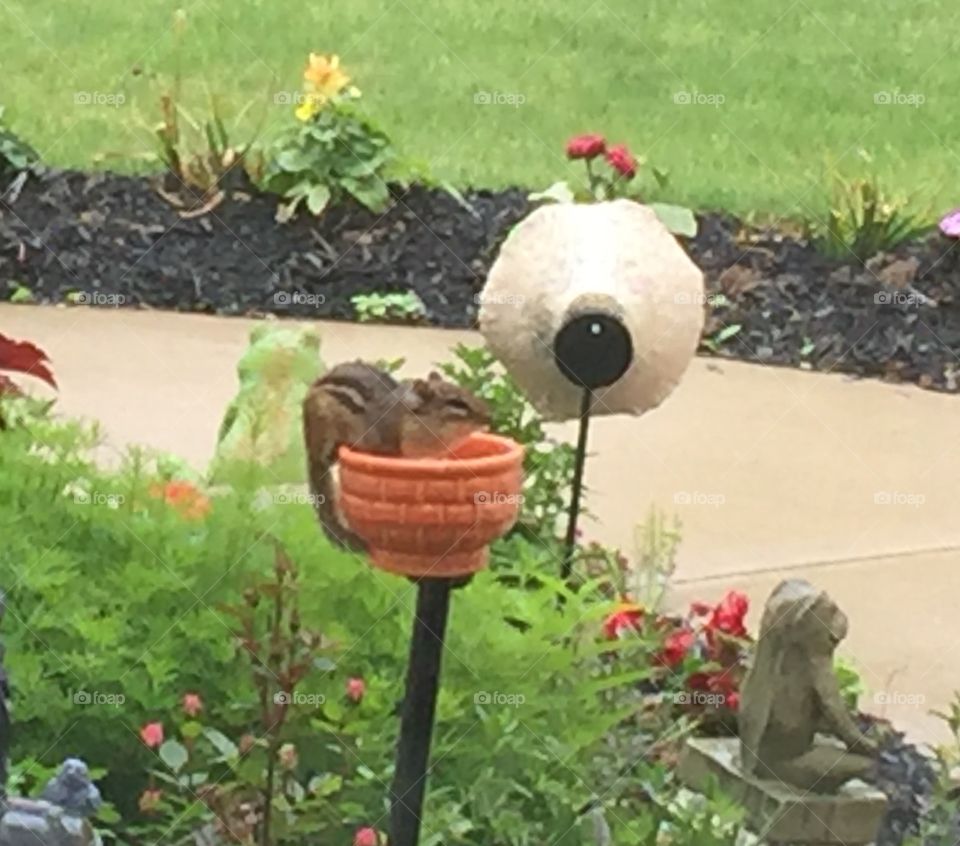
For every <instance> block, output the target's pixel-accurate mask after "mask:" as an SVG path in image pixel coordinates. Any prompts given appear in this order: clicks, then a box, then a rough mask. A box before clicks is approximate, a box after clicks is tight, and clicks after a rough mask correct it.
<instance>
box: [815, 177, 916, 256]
mask: <svg viewBox="0 0 960 846" xmlns="http://www.w3.org/2000/svg"><path fill="white" fill-rule="evenodd" d="M930 225H931V224H930V222H929V221H927V220H925V219H924V218H923V217H922V216H921V215H919V214H917V213H915V212H912V211H910V209H909V208H908V202H907V200H905V199H904V198H902V197H893V196H890V195H888V194H887V193H886V192H885V191H884V189H883V188H882V187H881V185H880V184H879V183H878V182H876V181H874V180H871V179H852V180H848V179H844V178H843V177H840V176H836V177H834V183H833V190H832V195H831V200H830V209H829V212H828V213H827V221H826V223H825V224H819V225H816V226H814V238H813V240H814V243H815V244H816V245H817V247H818V248H819V249H820V250H821V251H822V252H823V253H824V254H825V255H828V256H830V257H832V258H836V259H849V258H850V257H851V256H853V257H855V258H856V259H858V260H859V261H861V262H866V261H867V260H868V259H870V258H872V257H873V256H875V255H876V254H877V253H880V252H883V251H884V250H890V249H893V248H894V247H896V246H897V245H898V244H901V243H903V242H904V241H909V240H910V239H912V238H916V237H918V236H920V235H922V234H924V232H926V231H927V230H928V229H929V228H930Z"/></svg>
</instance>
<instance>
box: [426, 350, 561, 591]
mask: <svg viewBox="0 0 960 846" xmlns="http://www.w3.org/2000/svg"><path fill="white" fill-rule="evenodd" d="M454 357H455V361H453V362H451V363H447V364H442V365H440V369H441V370H442V371H443V373H444V375H445V376H446V377H447V378H448V379H451V380H452V381H454V382H456V383H457V384H458V385H461V386H463V387H464V388H467V389H468V390H470V391H472V392H473V393H474V394H476V395H477V396H478V397H480V398H482V399H484V400H486V402H487V403H488V404H489V406H490V411H491V423H490V428H491V429H492V430H493V431H495V432H499V433H501V434H503V435H506V436H507V437H508V438H513V439H514V440H515V441H518V442H519V443H522V444H523V445H524V446H525V448H526V455H525V456H524V462H523V472H524V487H523V504H522V510H521V516H520V522H519V524H518V528H517V529H516V531H518V532H521V533H523V534H524V535H525V536H527V537H531V538H536V539H537V540H538V541H539V542H541V543H543V544H546V545H547V548H549V549H551V550H552V551H553V552H554V554H557V555H559V554H560V548H559V546H558V543H559V541H558V538H557V535H558V532H559V531H562V528H561V524H562V522H563V520H564V519H565V518H566V508H567V503H568V501H569V496H570V486H571V484H572V479H573V462H574V449H573V447H572V446H570V445H569V444H565V443H560V442H558V441H556V440H555V439H554V438H551V437H550V436H549V435H548V434H547V432H546V430H545V429H544V424H543V418H542V417H540V415H539V414H538V413H537V412H536V410H535V409H534V408H533V406H532V405H530V403H529V402H528V401H527V399H526V397H524V395H523V393H522V392H521V391H520V389H519V388H518V387H517V384H516V383H515V382H514V381H513V378H512V377H511V376H510V375H509V374H508V373H506V372H504V371H503V369H502V368H500V367H499V366H498V364H497V361H496V359H495V358H494V357H493V355H492V353H490V351H489V350H487V349H486V348H485V347H467V346H466V345H464V344H460V345H458V346H457V347H456V348H455V350H454ZM558 560H559V559H558ZM558 570H559V564H557V565H556V566H555V567H554V568H553V569H552V570H551V572H557V571H558Z"/></svg>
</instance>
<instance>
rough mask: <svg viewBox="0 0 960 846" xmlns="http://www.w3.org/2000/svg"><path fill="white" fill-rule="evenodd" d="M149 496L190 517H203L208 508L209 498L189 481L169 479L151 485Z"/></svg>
mask: <svg viewBox="0 0 960 846" xmlns="http://www.w3.org/2000/svg"><path fill="white" fill-rule="evenodd" d="M150 496H155V497H157V498H158V499H162V500H163V501H164V502H166V503H167V505H172V506H173V507H174V508H176V509H177V511H179V512H180V514H181V515H183V516H184V517H187V518H190V519H198V518H200V517H204V516H206V514H207V512H208V511H209V510H210V500H209V499H207V497H205V496H204V495H203V494H202V493H200V491H198V490H197V488H196V487H195V486H194V485H192V484H190V482H177V481H171V482H167V483H166V484H164V485H153V486H152V487H151V488H150Z"/></svg>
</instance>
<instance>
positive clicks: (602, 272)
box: [480, 200, 704, 420]
mask: <svg viewBox="0 0 960 846" xmlns="http://www.w3.org/2000/svg"><path fill="white" fill-rule="evenodd" d="M480 302H481V307H480V331H481V332H482V333H483V336H484V338H485V339H486V341H487V344H488V346H489V347H490V350H491V352H493V354H494V355H496V356H497V358H499V359H500V361H501V362H502V363H503V365H504V367H505V368H506V369H507V370H508V372H509V373H510V374H511V375H512V376H513V378H514V379H515V380H516V381H517V383H518V384H519V385H520V387H521V388H522V389H523V391H524V392H525V393H526V395H527V397H528V398H529V399H530V401H531V402H532V403H533V405H534V407H535V408H536V409H537V410H538V411H539V412H540V413H541V414H542V415H543V416H544V417H545V418H546V419H547V420H566V419H569V418H572V417H576V416H577V415H578V413H579V410H580V405H581V399H582V396H583V389H584V387H589V388H592V389H593V390H594V396H595V401H594V403H593V406H592V409H593V414H642V413H643V412H644V411H648V410H649V409H651V408H654V407H656V406H657V405H659V404H660V403H661V402H663V400H664V399H666V397H667V396H668V395H669V394H670V392H671V391H672V390H673V389H674V388H675V387H676V385H677V383H678V382H679V381H680V379H681V377H682V376H683V373H684V371H685V370H686V369H687V365H689V363H690V360H691V359H692V358H693V356H694V353H695V352H696V350H697V345H698V343H699V341H700V333H701V331H702V329H703V320H704V288H703V274H702V273H701V272H700V270H699V268H698V267H697V266H696V265H695V264H694V263H693V262H692V261H691V260H690V258H689V256H687V254H686V253H685V252H684V250H683V248H682V247H681V246H680V245H679V244H678V243H677V241H676V239H675V238H674V236H673V235H672V234H670V232H669V231H668V230H667V229H666V227H665V226H664V225H663V224H662V223H661V222H660V220H659V219H658V218H657V216H656V215H655V214H654V212H653V211H652V210H651V209H650V208H648V207H647V206H643V205H640V204H639V203H634V202H632V201H630V200H614V201H613V202H609V203H593V204H584V205H577V204H574V203H558V204H555V205H547V206H542V207H541V208H538V209H537V210H536V211H534V212H533V213H532V214H530V215H529V216H528V217H527V218H526V219H524V220H523V221H522V222H521V223H520V224H519V225H518V226H517V227H516V228H515V229H514V230H513V232H511V233H510V235H509V236H508V238H507V240H506V241H505V242H504V244H503V247H502V248H501V250H500V255H499V257H498V258H497V260H496V262H495V263H494V265H493V267H492V268H491V270H490V275H489V276H488V278H487V282H486V285H485V286H484V288H483V291H482V293H481V295H480Z"/></svg>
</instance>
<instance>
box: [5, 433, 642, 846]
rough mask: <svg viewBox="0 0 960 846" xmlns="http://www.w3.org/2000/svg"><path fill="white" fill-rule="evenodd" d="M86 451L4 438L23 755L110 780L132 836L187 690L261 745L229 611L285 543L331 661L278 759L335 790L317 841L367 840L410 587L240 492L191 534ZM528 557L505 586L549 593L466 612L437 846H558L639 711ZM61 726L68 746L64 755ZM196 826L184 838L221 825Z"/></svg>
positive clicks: (507, 594)
mask: <svg viewBox="0 0 960 846" xmlns="http://www.w3.org/2000/svg"><path fill="white" fill-rule="evenodd" d="M94 443H95V433H94V432H92V431H90V430H88V429H86V428H84V427H82V426H79V425H78V424H75V423H62V422H57V421H53V420H50V419H47V418H43V417H41V418H39V419H36V420H34V421H32V422H31V423H29V424H28V425H23V426H18V427H16V428H12V429H10V430H8V431H6V432H4V434H3V437H0V463H2V465H3V467H4V471H5V472H4V473H3V474H0V476H2V478H0V531H2V532H3V535H4V537H5V539H6V540H5V543H4V544H3V545H2V547H0V572H2V573H3V581H4V584H6V585H9V597H8V600H9V607H10V611H11V613H10V614H8V617H7V626H6V627H5V632H4V634H5V639H6V642H7V646H8V650H7V658H8V666H9V670H10V673H11V677H12V679H13V682H14V695H15V709H16V719H17V725H18V732H17V736H16V744H17V752H18V754H20V755H25V754H34V755H42V756H44V757H43V758H42V762H43V763H44V764H47V765H52V764H55V763H56V762H58V761H59V760H60V759H61V758H62V757H63V756H64V754H78V755H81V756H83V757H85V758H87V759H88V760H89V761H90V762H91V763H92V764H96V765H102V766H105V767H107V769H108V770H109V774H108V776H107V777H106V778H105V780H104V782H103V784H102V788H103V790H104V793H105V795H106V796H108V797H109V798H111V799H113V800H114V801H115V802H116V803H117V805H118V806H119V808H120V810H121V812H122V813H123V815H124V818H125V819H126V820H128V821H129V820H131V819H133V818H136V817H137V816H138V811H137V810H136V809H137V805H138V801H137V794H139V793H140V792H141V791H142V790H144V789H151V788H156V787H157V786H158V785H157V783H156V781H155V782H154V784H153V785H151V782H150V781H149V780H148V779H147V778H145V777H144V775H143V773H145V772H146V771H148V770H158V771H163V772H169V770H170V769H171V768H173V769H177V768H178V767H179V768H181V769H184V770H185V768H186V767H187V765H188V763H189V761H187V762H185V761H184V760H183V754H182V750H181V749H180V748H179V747H178V746H176V745H165V746H163V747H161V750H162V751H161V753H160V757H159V758H158V757H155V753H154V752H152V751H151V750H149V749H147V748H146V747H145V746H144V744H143V743H142V742H140V741H139V740H138V738H137V736H136V733H137V731H138V728H139V727H140V726H142V725H143V724H145V723H146V722H152V721H158V720H160V721H163V722H165V723H166V725H167V740H168V741H169V740H176V741H177V743H179V744H180V745H181V746H183V747H184V748H186V747H187V743H186V737H185V736H184V734H183V731H184V729H183V727H181V728H180V730H179V733H178V735H173V734H172V733H171V731H170V720H169V718H167V719H165V718H164V715H165V714H169V713H170V712H171V711H173V710H175V708H176V703H178V702H179V701H180V698H181V696H182V695H183V693H184V692H186V691H195V692H197V693H198V694H199V695H201V696H202V698H203V701H204V702H205V703H206V707H205V710H204V719H205V725H206V726H208V727H211V728H212V727H216V728H217V729H218V731H219V732H220V733H222V735H223V736H224V737H228V738H233V741H232V742H233V743H234V744H238V743H239V741H238V740H237V738H238V737H240V736H241V735H243V734H244V733H251V734H253V735H254V736H255V737H263V736H264V731H263V729H262V728H258V726H259V725H260V720H261V716H260V707H261V706H260V703H261V700H262V691H261V693H258V692H257V690H256V688H255V686H254V685H253V684H251V681H250V677H251V668H250V664H249V659H248V656H247V654H246V652H245V651H244V650H243V649H240V650H238V649H237V646H236V643H237V641H236V638H235V635H234V632H235V631H236V630H237V625H236V624H235V623H234V622H232V621H231V613H230V612H229V610H228V609H229V608H230V607H231V606H233V607H235V606H237V605H242V604H243V603H244V601H245V600H244V596H245V591H246V590H247V589H248V588H250V587H251V586H256V585H258V584H261V583H262V582H263V576H262V575H260V574H263V573H269V572H270V571H271V568H273V567H274V548H273V544H272V542H271V537H276V538H277V539H278V540H279V541H280V543H281V544H282V546H283V548H284V549H285V550H286V551H287V554H288V555H289V559H290V561H292V562H294V563H295V565H296V567H297V570H298V572H299V573H300V577H301V585H302V586H301V589H300V592H299V600H298V602H299V620H300V621H301V622H300V625H302V626H303V630H304V631H306V630H307V628H309V629H312V630H315V631H318V632H320V633H321V634H322V637H323V642H324V644H326V645H328V646H329V647H330V650H329V654H328V656H325V657H324V659H323V660H321V661H320V662H314V664H313V665H312V668H311V670H310V672H309V673H308V674H307V675H306V676H305V677H304V678H303V679H302V681H301V683H300V684H299V686H298V687H297V690H298V691H300V692H302V693H303V694H304V696H306V697H307V699H306V700H305V702H306V703H307V704H303V705H300V704H297V703H295V704H294V705H293V706H291V714H290V715H289V718H288V719H287V720H286V721H285V723H284V724H283V727H282V732H281V733H280V734H279V735H277V736H271V738H270V741H269V742H271V743H273V744H274V746H275V744H276V743H280V742H281V741H282V742H283V743H294V744H295V745H296V748H297V750H298V753H299V761H300V766H301V768H302V769H301V770H300V771H299V772H300V775H299V776H298V778H299V780H300V782H301V784H302V785H309V784H310V783H311V779H313V778H315V777H318V778H320V779H321V781H320V782H315V786H316V784H320V785H322V792H323V793H324V794H325V795H324V796H323V797H321V798H322V799H323V800H324V801H323V802H322V803H320V801H319V799H316V797H314V798H312V799H309V801H311V802H313V801H314V799H316V802H318V803H319V805H318V807H317V809H316V810H312V809H311V810H309V813H307V812H306V810H305V813H304V816H305V817H306V818H307V820H308V822H307V823H304V824H305V825H306V824H309V825H310V826H312V827H313V828H312V829H311V830H312V831H314V832H315V834H316V836H317V838H318V840H319V841H320V842H337V841H340V840H346V839H348V837H349V832H350V831H352V829H353V828H355V827H357V826H361V825H369V824H372V823H374V822H375V821H376V820H377V819H379V817H380V815H381V813H382V810H383V801H384V796H385V793H386V788H385V785H387V784H388V783H389V779H390V769H391V766H392V760H393V747H394V743H395V740H396V730H397V719H396V712H395V708H396V703H397V701H398V700H399V699H400V697H401V692H402V685H403V677H404V667H405V660H406V643H407V639H408V636H409V628H410V624H411V614H412V607H413V591H414V587H413V586H412V585H410V584H408V583H407V582H405V581H403V580H400V579H395V578H393V577H390V576H387V575H385V574H382V573H380V572H378V571H374V570H372V569H370V568H369V567H367V566H363V565H362V564H361V563H360V562H358V560H357V559H356V558H354V557H353V556H351V555H347V554H344V553H341V552H339V551H336V550H334V549H333V548H332V547H330V546H329V545H328V544H327V542H326V541H325V539H324V538H323V537H322V534H321V533H320V532H319V531H318V529H317V526H316V519H315V516H314V515H313V513H312V509H311V508H310V506H309V504H307V503H305V502H297V501H294V502H289V501H287V502H284V503H283V504H278V503H276V502H272V501H271V502H266V503H264V501H263V500H262V499H261V498H259V497H258V496H257V495H256V492H255V491H251V490H243V489H234V490H232V491H225V492H223V493H222V494H220V495H218V496H216V498H215V499H214V500H213V503H212V507H211V509H210V511H209V513H208V514H205V515H201V516H199V517H194V518H191V517H189V516H188V514H189V513H190V512H188V513H187V514H185V513H182V512H181V511H179V510H178V509H177V508H174V507H172V506H171V505H169V504H167V503H165V502H164V501H163V500H161V499H159V498H158V497H157V496H156V491H155V487H154V486H155V484H156V479H157V475H156V470H155V469H154V463H153V462H152V461H150V460H148V459H147V458H146V457H145V456H143V455H138V454H133V455H131V456H129V457H128V458H127V460H126V461H125V462H124V464H123V465H122V466H121V467H120V468H119V469H118V470H116V471H105V470H102V469H99V468H97V467H96V466H95V465H94V464H93V463H92V462H91V461H90V460H89V458H88V457H87V456H86V450H87V448H88V447H90V446H92V445H93V444H94ZM268 532H269V535H268ZM54 541H55V543H54ZM514 553H515V554H514V555H513V556H512V566H514V567H517V568H519V569H518V573H519V572H522V573H525V574H527V576H530V575H532V574H539V575H538V579H537V582H536V584H529V585H528V586H527V587H526V589H524V590H516V589H515V588H511V587H509V586H508V585H506V584H505V583H503V582H502V581H501V580H500V579H498V578H496V577H495V576H494V575H493V574H492V573H484V574H481V575H479V576H478V577H477V578H476V579H475V580H474V583H473V584H472V585H471V586H470V588H469V590H464V591H462V592H459V593H458V595H457V598H456V602H455V607H454V611H453V617H452V620H451V629H450V636H449V641H448V650H447V660H446V662H445V668H444V686H443V689H442V692H441V697H440V702H439V708H438V721H437V729H436V745H435V750H436V751H435V755H434V760H435V762H436V764H435V768H434V771H433V773H432V775H431V779H432V782H431V794H430V806H429V807H430V823H428V825H429V826H433V827H434V828H433V829H432V830H431V831H430V832H429V835H428V836H430V837H432V838H434V839H433V842H437V843H440V842H442V843H465V844H481V843H488V842H490V840H491V838H493V837H494V836H495V837H496V839H497V841H498V842H502V843H505V844H518V846H519V844H529V843H536V842H542V841H543V840H544V839H550V838H551V837H555V836H558V835H559V834H561V833H562V832H564V831H566V830H567V829H568V828H569V827H570V826H571V825H573V824H574V823H575V822H576V815H577V809H578V808H580V807H581V806H582V805H583V804H584V803H585V802H586V801H588V799H589V795H588V792H589V789H588V788H585V786H584V785H585V784H586V785H589V784H591V783H592V782H593V777H592V776H591V775H590V773H591V772H592V771H593V767H594V760H595V758H597V757H603V756H607V757H610V756H613V757H614V758H616V756H617V750H616V749H613V750H611V749H608V748H607V747H606V746H605V745H604V743H603V739H604V738H605V737H606V735H607V734H608V732H609V730H610V728H611V727H612V726H615V725H616V724H618V723H619V722H621V721H622V720H623V719H625V718H626V717H627V716H628V715H629V714H630V713H631V712H632V711H633V710H634V708H632V707H630V706H629V700H630V698H631V697H632V693H631V691H632V685H633V684H634V683H636V682H637V681H638V680H640V679H642V678H644V677H645V675H646V671H644V670H643V669H642V668H641V669H638V670H637V669H631V670H630V671H629V672H618V671H616V670H615V669H614V668H612V667H610V666H609V665H608V664H607V663H605V662H604V661H603V660H602V659H601V653H600V650H598V648H597V644H596V636H597V631H598V626H599V621H600V618H601V617H602V615H603V611H604V608H603V606H602V604H601V603H600V600H601V599H602V597H600V596H598V594H597V591H596V588H595V586H594V587H591V586H590V585H586V586H584V587H582V588H581V589H580V590H579V591H578V592H576V593H573V592H570V591H568V590H567V589H566V588H565V587H564V586H563V585H562V584H561V583H559V581H557V580H556V579H555V578H552V577H550V576H549V575H545V574H550V573H552V572H555V570H556V568H555V561H554V559H553V557H552V556H551V555H550V554H549V553H548V552H547V551H546V550H544V549H543V548H542V547H541V546H540V545H539V544H524V543H519V542H518V543H517V544H516V548H515V550H514ZM528 581H529V579H528ZM558 595H563V596H565V598H566V601H565V602H564V604H563V606H562V607H560V608H558V607H557V596H558ZM505 618H510V619H511V620H514V621H516V620H519V621H522V622H523V627H522V629H521V628H518V627H517V626H516V625H515V624H508V623H506V622H504V620H505ZM240 628H241V630H242V626H241V627H240ZM350 677H360V678H363V679H364V680H365V682H366V687H367V694H366V696H365V697H364V698H363V700H362V702H361V703H360V704H359V705H355V704H354V703H352V702H351V701H350V700H349V699H348V698H347V697H345V695H344V685H345V681H346V679H347V678H350ZM268 678H273V676H268ZM278 684H279V683H278ZM280 689H281V690H282V689H283V688H282V686H281V688H280ZM319 702H322V703H323V704H322V705H318V704H316V703H319ZM64 726H70V727H71V731H70V734H69V737H68V738H67V739H65V740H64V741H62V742H61V743H60V744H57V745H55V746H54V748H53V749H51V748H50V746H51V738H56V737H58V736H59V735H60V733H61V732H62V730H63V727H64ZM186 731H187V732H190V731H193V729H192V728H187V729H186ZM205 736H206V737H208V739H209V735H205ZM200 743H201V742H200V741H199V740H198V741H197V745H200ZM255 748H256V749H263V748H264V747H263V746H262V745H257V746H256V747H255ZM267 748H269V746H268V747H267ZM189 760H193V758H192V753H191V756H189ZM245 760H246V759H245ZM250 760H251V761H252V760H253V759H250ZM220 763H223V762H220ZM621 763H622V762H621ZM262 765H263V759H261V763H260V764H257V765H255V764H253V763H250V764H247V765H246V766H247V767H248V768H250V769H248V770H247V771H245V772H244V773H243V774H242V783H243V785H247V786H249V785H256V784H258V783H259V782H258V781H257V779H259V778H261V775H262V773H261V770H262V768H263V766H262ZM238 766H240V764H239V763H238ZM611 766H612V768H615V767H616V764H614V765H611ZM185 771H186V770H185ZM231 772H232V771H231ZM235 775H236V774H235ZM177 777H178V776H177ZM195 786H196V785H193V784H191V785H190V787H191V788H192V787H195ZM161 787H163V789H164V790H167V788H169V787H170V786H169V785H166V786H161ZM291 789H292V788H291ZM254 792H255V791H254ZM308 792H309V791H308ZM311 795H312V794H311ZM308 798H309V797H306V798H305V799H304V801H307V799H308ZM162 801H163V802H169V801H172V794H171V795H168V794H167V793H165V795H164V799H163V800H162ZM281 805H282V803H281ZM195 806H196V800H195V801H194V803H193V804H192V805H190V807H191V808H193V810H192V811H191V813H192V814H194V815H193V816H191V817H190V819H192V820H200V819H203V818H204V815H205V814H206V815H209V810H205V808H206V805H203V803H201V806H196V807H195ZM312 807H313V806H310V808H312ZM179 810H180V811H183V810H185V808H183V807H179ZM158 812H159V811H158ZM282 816H283V815H282V814H281V817H282ZM278 825H279V824H278ZM439 826H443V828H442V829H439V828H437V827H439ZM280 831H281V829H280V828H278V834H277V842H285V841H284V840H283V837H284V836H285V835H281V833H280ZM495 833H496V834H495ZM303 836H304V831H303V829H302V828H298V829H296V832H295V833H293V834H290V838H291V840H292V839H296V837H301V841H300V842H302V837H303Z"/></svg>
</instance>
